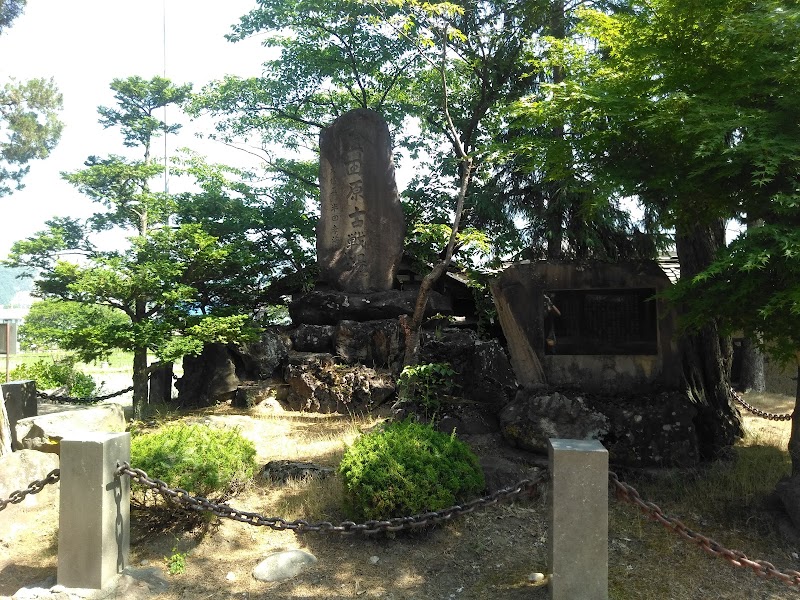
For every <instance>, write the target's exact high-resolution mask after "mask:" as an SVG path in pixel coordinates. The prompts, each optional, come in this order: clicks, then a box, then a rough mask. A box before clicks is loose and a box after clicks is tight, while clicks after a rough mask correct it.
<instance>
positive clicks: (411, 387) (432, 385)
mask: <svg viewBox="0 0 800 600" xmlns="http://www.w3.org/2000/svg"><path fill="white" fill-rule="evenodd" d="M455 375H458V373H456V372H455V371H454V370H453V368H452V367H451V366H450V364H449V363H425V364H421V365H413V366H407V367H404V368H403V371H402V372H401V373H400V377H399V378H398V380H397V384H398V386H399V387H400V395H401V397H402V398H404V399H408V400H410V401H412V402H415V403H417V404H418V405H419V406H421V407H422V408H424V409H425V413H426V416H427V417H433V416H434V415H435V413H436V412H437V411H438V410H439V408H440V406H441V401H440V400H439V397H440V396H441V395H443V394H446V393H448V392H449V391H451V390H452V388H453V377H454V376H455Z"/></svg>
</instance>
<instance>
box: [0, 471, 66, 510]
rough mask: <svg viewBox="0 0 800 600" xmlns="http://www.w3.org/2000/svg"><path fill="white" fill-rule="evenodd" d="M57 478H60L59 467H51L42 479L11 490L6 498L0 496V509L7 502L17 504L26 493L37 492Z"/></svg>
mask: <svg viewBox="0 0 800 600" xmlns="http://www.w3.org/2000/svg"><path fill="white" fill-rule="evenodd" d="M59 479H61V469H53V470H52V471H50V472H49V473H48V474H47V475H46V476H45V478H44V479H37V480H36V481H32V482H31V483H29V484H28V487H27V488H25V489H24V490H16V491H13V492H11V494H9V496H8V498H7V499H3V498H0V510H3V509H4V508H5V507H6V506H8V505H9V504H19V503H20V502H22V501H23V500H24V499H25V496H27V495H28V494H38V493H39V492H41V491H42V490H43V489H44V487H45V486H46V485H49V484H51V483H58V481H59Z"/></svg>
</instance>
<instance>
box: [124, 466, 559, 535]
mask: <svg viewBox="0 0 800 600" xmlns="http://www.w3.org/2000/svg"><path fill="white" fill-rule="evenodd" d="M116 474H117V475H118V476H121V475H128V476H130V478H131V480H132V481H135V482H137V483H140V484H141V485H144V486H145V487H148V488H150V489H152V490H154V491H156V492H158V493H160V494H161V495H163V496H164V497H165V498H168V499H170V500H173V501H175V502H177V503H178V504H181V505H183V506H184V507H186V508H189V509H190V510H195V511H207V512H210V513H212V514H214V515H216V516H218V517H223V518H226V519H232V520H234V521H239V522H240V523H247V524H248V525H255V526H259V527H269V528H270V529H274V530H275V531H285V530H287V529H288V530H291V531H295V532H297V533H310V532H314V533H338V534H343V535H346V534H352V533H363V534H372V533H378V532H381V531H400V530H403V529H414V528H418V527H425V526H427V525H433V524H436V523H442V522H444V521H449V520H451V519H453V518H454V517H460V516H462V515H466V514H468V513H471V512H473V511H474V510H476V509H478V508H485V507H487V506H493V505H495V504H497V503H498V502H502V501H505V500H508V499H510V498H514V497H516V496H520V495H522V494H526V493H527V494H530V495H532V494H533V493H534V492H535V491H536V489H537V488H538V487H539V485H541V484H542V483H544V482H545V481H546V480H547V479H548V474H547V472H542V473H540V474H539V475H538V476H537V477H536V478H534V479H524V480H522V481H520V482H518V483H517V484H515V485H513V486H511V487H507V488H503V489H501V490H497V491H496V492H493V493H492V494H489V495H488V496H484V497H482V498H477V499H475V500H472V501H470V502H467V503H465V504H456V505H454V506H451V507H449V508H445V509H442V510H437V511H431V512H425V513H420V514H416V515H412V516H408V517H395V518H392V519H386V520H382V521H378V520H372V521H367V522H365V523H355V522H353V521H343V522H341V523H339V524H338V525H337V524H334V523H331V522H330V521H322V522H319V523H310V522H308V521H306V520H304V519H297V520H294V521H288V520H286V519H283V518H281V517H264V516H262V515H260V514H258V513H253V512H245V511H241V510H237V509H235V508H232V507H231V506H229V505H228V504H225V503H217V502H213V501H211V500H208V499H207V498H203V497H199V496H192V495H191V494H189V492H187V491H186V490H184V489H181V488H170V487H169V486H168V485H167V484H166V483H165V482H164V481H162V480H160V479H151V478H150V477H148V476H147V473H145V472H144V471H142V470H141V469H135V468H132V467H131V466H130V465H129V464H128V463H126V462H121V463H119V467H118V468H117V471H116Z"/></svg>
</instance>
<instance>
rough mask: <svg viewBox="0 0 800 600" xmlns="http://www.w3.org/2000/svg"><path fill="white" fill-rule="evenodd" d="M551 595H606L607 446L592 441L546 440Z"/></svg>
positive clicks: (565, 599)
mask: <svg viewBox="0 0 800 600" xmlns="http://www.w3.org/2000/svg"><path fill="white" fill-rule="evenodd" d="M548 455H549V458H550V474H551V482H550V490H549V498H548V502H549V508H550V529H549V533H548V537H549V540H548V541H549V554H550V556H549V559H550V562H549V571H550V598H551V600H608V451H607V450H606V449H605V448H603V445H602V444H601V443H600V442H598V441H596V440H559V439H551V440H549V444H548Z"/></svg>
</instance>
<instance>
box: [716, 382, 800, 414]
mask: <svg viewBox="0 0 800 600" xmlns="http://www.w3.org/2000/svg"><path fill="white" fill-rule="evenodd" d="M731 393H732V394H733V398H734V400H736V402H738V403H739V404H741V405H742V406H743V407H744V408H745V409H746V410H747V411H748V412H751V413H753V414H754V415H756V416H759V417H762V418H764V419H769V420H770V421H791V420H792V414H793V413H784V414H776V413H771V412H767V411H765V410H761V409H759V408H756V407H755V406H753V405H752V404H750V403H749V402H748V401H747V400H745V399H744V398H742V397H741V396H740V395H739V393H738V392H737V391H736V390H734V389H733V388H731Z"/></svg>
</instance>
